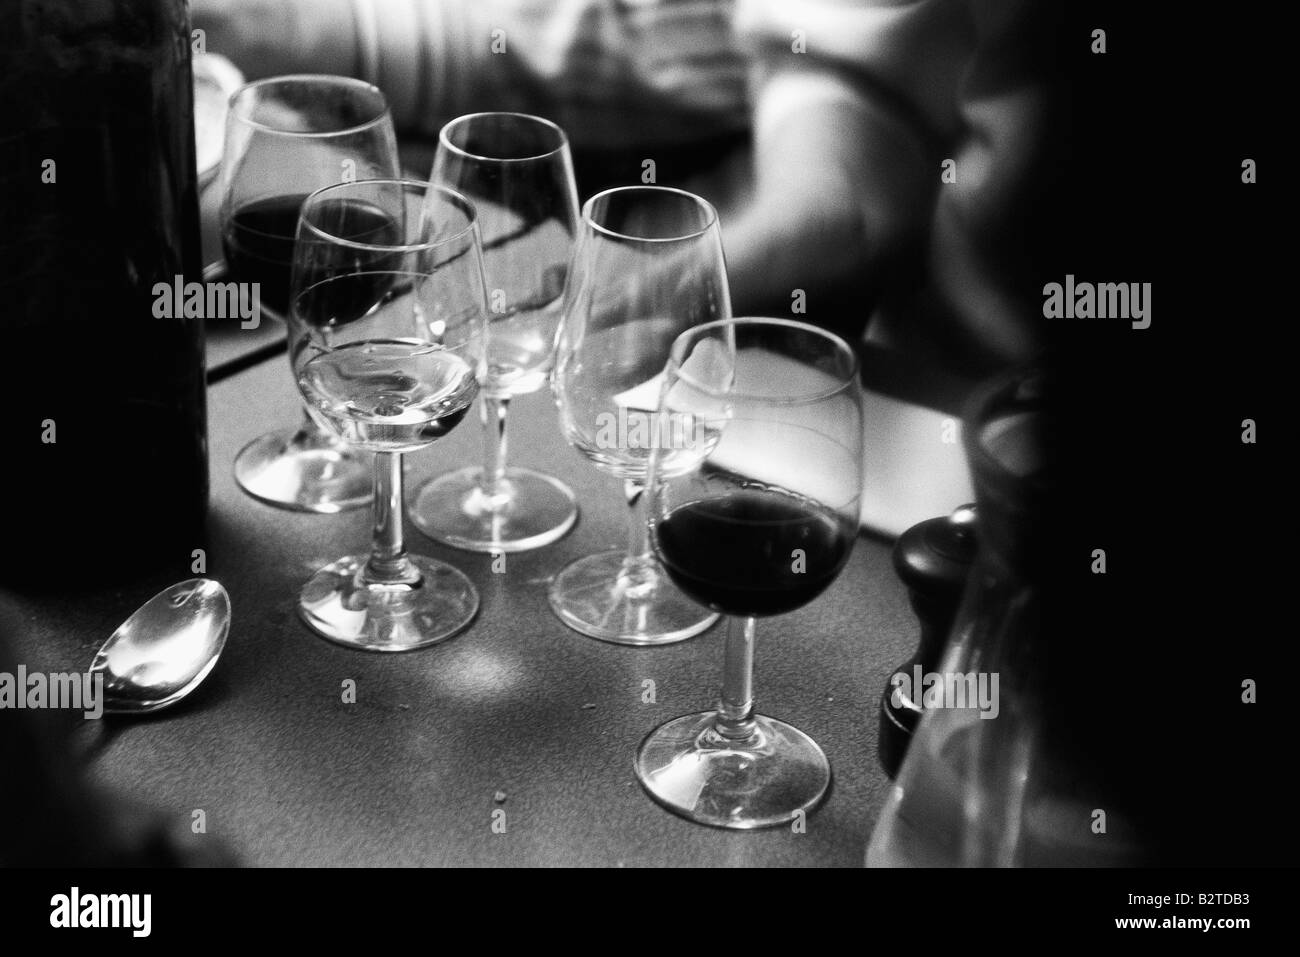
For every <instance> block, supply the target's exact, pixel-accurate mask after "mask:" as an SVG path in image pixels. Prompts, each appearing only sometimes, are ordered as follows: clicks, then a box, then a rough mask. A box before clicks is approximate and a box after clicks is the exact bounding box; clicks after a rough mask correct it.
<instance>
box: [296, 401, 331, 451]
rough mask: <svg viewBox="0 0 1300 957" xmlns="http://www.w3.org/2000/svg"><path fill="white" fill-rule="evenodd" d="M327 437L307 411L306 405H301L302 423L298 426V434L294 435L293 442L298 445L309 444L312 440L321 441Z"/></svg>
mask: <svg viewBox="0 0 1300 957" xmlns="http://www.w3.org/2000/svg"><path fill="white" fill-rule="evenodd" d="M326 438H327V436H326V434H325V433H324V432H323V431H322V430H321V427H320V426H319V425H317V424H316V420H315V419H313V418H312V417H311V413H310V412H308V411H307V406H305V405H304V406H303V407H302V424H301V425H299V426H298V434H297V435H295V436H294V442H295V443H296V444H298V445H310V444H311V443H312V442H322V441H324V440H325V439H326Z"/></svg>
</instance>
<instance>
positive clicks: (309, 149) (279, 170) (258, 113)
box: [220, 75, 398, 512]
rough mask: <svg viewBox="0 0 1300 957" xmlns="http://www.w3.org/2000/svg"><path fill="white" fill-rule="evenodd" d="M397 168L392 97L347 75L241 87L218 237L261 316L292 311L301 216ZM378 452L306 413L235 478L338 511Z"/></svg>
mask: <svg viewBox="0 0 1300 957" xmlns="http://www.w3.org/2000/svg"><path fill="white" fill-rule="evenodd" d="M397 175H398V158H397V139H396V137H395V136H394V133H393V121H392V117H391V116H390V115H389V111H388V103H387V101H386V100H385V99H384V95H383V94H382V93H381V92H380V91H379V90H378V89H377V88H376V87H374V86H371V85H370V84H368V83H363V82H361V81H360V80H353V79H349V78H347V77H340V76H314V75H302V76H279V77H271V78H268V79H265V80H258V81H257V82H255V83H250V84H248V85H247V86H244V87H243V88H241V89H240V90H238V91H237V92H236V93H235V94H234V95H233V96H232V97H231V100H230V109H229V112H228V114H227V118H226V141H225V154H224V156H223V158H222V164H221V196H222V199H221V213H220V218H221V238H222V246H223V249H224V252H225V259H226V269H227V272H228V276H227V277H226V278H228V279H229V280H232V281H234V282H241V283H243V282H246V283H257V284H258V286H259V290H260V299H261V304H262V311H263V313H265V314H266V315H268V316H271V317H272V318H274V319H279V320H283V319H284V318H285V313H286V311H287V308H288V300H289V278H290V273H291V271H292V268H293V256H294V236H295V233H296V231H297V228H298V213H299V211H300V209H301V207H302V203H303V200H304V199H306V197H307V194H309V193H311V192H313V191H315V190H317V189H320V188H322V187H324V186H329V185H332V184H334V183H342V182H350V181H354V180H359V179H384V178H390V177H395V176H397ZM370 471H371V463H370V457H369V456H368V455H366V454H365V453H363V452H360V451H356V450H353V449H350V448H349V447H348V446H347V445H345V444H344V443H343V442H341V441H340V440H339V439H338V438H336V437H335V436H333V435H331V434H330V433H328V432H326V431H324V430H322V429H321V428H320V427H319V426H318V425H317V424H316V423H315V422H313V421H312V419H311V417H310V416H308V415H306V414H305V413H304V418H303V420H302V423H301V425H299V426H297V427H295V428H286V429H277V430H275V431H273V432H268V433H266V434H265V435H261V436H258V437H257V438H256V439H254V440H253V441H252V442H250V443H249V444H248V445H246V446H244V448H243V449H241V450H240V452H239V454H238V455H237V456H236V457H235V481H236V482H238V483H239V486H240V487H241V488H242V489H243V490H244V491H245V492H247V493H248V494H249V495H251V496H253V497H254V498H256V499H259V500H261V501H263V502H266V503H267V504H270V505H276V506H279V507H282V508H291V509H297V510H300V511H308V512H338V511H342V510H344V509H348V508H356V507H358V506H361V505H365V504H366V503H367V502H369V501H370V495H371V488H370Z"/></svg>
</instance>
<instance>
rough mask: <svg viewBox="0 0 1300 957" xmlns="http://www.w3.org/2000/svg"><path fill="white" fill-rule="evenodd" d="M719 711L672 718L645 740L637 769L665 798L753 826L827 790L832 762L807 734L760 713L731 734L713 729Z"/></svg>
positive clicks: (718, 822)
mask: <svg viewBox="0 0 1300 957" xmlns="http://www.w3.org/2000/svg"><path fill="white" fill-rule="evenodd" d="M715 717H716V712H713V711H708V712H704V713H701V714H688V715H686V716H684V717H681V718H674V719H673V720H672V721H669V722H668V723H666V724H663V725H660V726H659V727H658V728H656V729H655V730H654V731H651V732H650V734H649V735H647V736H646V739H645V740H644V741H642V742H641V747H640V748H639V749H638V750H637V755H636V776H637V779H638V780H640V782H641V785H642V787H644V788H645V789H646V791H647V792H648V793H649V795H650V796H651V797H652V798H654V799H655V801H657V802H658V803H659V804H661V805H663V806H664V807H666V808H667V809H668V810H670V811H672V812H673V813H674V814H679V815H681V816H682V817H684V818H688V819H690V820H692V821H698V822H699V823H701V824H709V825H712V826H713V827H725V828H733V829H736V830H750V829H752V828H758V827H775V826H777V825H780V824H787V823H789V822H791V821H793V820H794V819H795V818H796V817H797V816H798V814H799V813H800V812H803V813H807V812H809V811H811V810H812V809H813V808H814V807H816V806H817V805H818V804H819V803H820V802H821V800H822V798H823V797H825V795H826V789H827V788H828V787H829V786H830V783H831V766H830V762H829V761H827V760H826V755H825V754H823V753H822V749H821V748H819V747H818V746H817V742H816V741H814V740H813V739H812V738H810V737H808V735H806V734H804V733H803V732H802V731H800V730H799V729H798V728H795V727H792V726H791V725H788V724H786V723H785V722H783V721H777V720H776V719H774V718H768V717H765V716H763V715H754V716H753V718H752V723H753V731H752V733H751V734H750V735H749V736H748V737H747V738H745V739H743V740H741V741H731V740H728V739H727V738H725V737H723V736H722V735H720V734H718V733H717V732H716V731H715V730H714V724H713V722H714V718H715Z"/></svg>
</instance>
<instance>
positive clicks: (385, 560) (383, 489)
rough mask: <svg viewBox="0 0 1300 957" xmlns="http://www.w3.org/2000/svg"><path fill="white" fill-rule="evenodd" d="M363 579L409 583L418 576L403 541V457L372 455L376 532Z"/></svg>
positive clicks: (396, 453)
mask: <svg viewBox="0 0 1300 957" xmlns="http://www.w3.org/2000/svg"><path fill="white" fill-rule="evenodd" d="M363 576H364V578H365V580H366V581H368V582H378V583H391V584H412V583H414V582H417V581H419V579H420V573H419V571H417V570H416V568H415V566H414V565H413V564H411V562H410V561H409V560H408V559H407V557H406V546H405V545H404V544H403V542H402V454H401V453H400V452H376V453H375V532H374V539H373V542H372V544H371V546H370V558H369V559H368V560H367V561H366V567H365V570H364V573H363Z"/></svg>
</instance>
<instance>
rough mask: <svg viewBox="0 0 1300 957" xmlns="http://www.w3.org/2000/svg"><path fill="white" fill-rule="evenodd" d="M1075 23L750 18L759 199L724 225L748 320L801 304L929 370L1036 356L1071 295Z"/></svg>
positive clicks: (910, 0)
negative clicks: (1064, 178)
mask: <svg viewBox="0 0 1300 957" xmlns="http://www.w3.org/2000/svg"><path fill="white" fill-rule="evenodd" d="M1060 6H1061V5H1059V4H1055V3H1051V2H1043V0H871V2H867V0H863V2H851V0H802V2H795V3H792V2H789V0H738V3H737V9H736V30H737V33H738V36H739V38H740V40H741V42H742V43H743V44H744V46H745V48H746V49H748V50H749V51H750V53H751V55H752V57H753V62H754V92H753V101H754V102H753V124H754V131H753V136H754V170H753V175H754V186H753V196H752V198H751V199H749V200H748V201H747V202H745V203H743V204H742V205H740V206H739V207H738V208H736V209H733V210H724V213H723V222H724V227H725V230H726V231H725V238H726V243H727V255H728V267H729V271H730V274H731V283H732V291H733V304H734V306H735V308H736V311H737V312H738V313H744V312H773V311H774V310H777V309H780V310H782V311H787V310H789V309H790V307H791V303H792V296H793V295H794V290H795V289H802V290H804V291H805V294H806V296H807V310H808V315H809V317H810V318H814V319H816V320H817V321H819V322H822V323H823V324H827V325H831V326H834V327H836V328H838V329H839V330H840V331H842V332H845V333H846V334H850V335H858V334H860V333H861V332H862V329H863V326H864V324H865V323H866V322H867V318H868V316H869V315H870V316H872V318H871V322H870V325H869V327H868V328H867V337H868V338H869V339H872V340H875V341H877V342H879V343H881V344H882V345H885V346H887V347H892V348H894V349H897V350H901V351H904V352H908V353H911V354H913V355H914V356H916V357H917V358H919V359H921V360H923V361H924V362H925V364H926V365H928V366H931V367H936V368H943V369H947V370H949V371H952V372H954V373H958V374H963V375H965V376H979V375H983V374H987V373H988V372H990V371H992V370H993V369H996V368H998V367H1000V366H1002V365H1005V364H1008V363H1012V362H1016V361H1021V360H1025V359H1027V358H1028V357H1029V356H1031V355H1032V354H1033V353H1034V352H1035V351H1036V349H1037V348H1038V347H1039V346H1040V345H1041V343H1042V339H1043V336H1042V312H1041V309H1042V297H1041V289H1042V285H1043V282H1044V281H1045V277H1052V278H1055V279H1058V280H1059V279H1060V275H1059V274H1057V273H1055V272H1054V270H1055V268H1056V263H1055V262H1054V256H1055V253H1056V249H1055V247H1054V245H1053V242H1052V240H1053V238H1054V237H1056V236H1058V235H1059V234H1060V233H1061V232H1063V227H1062V224H1061V223H1059V222H1055V221H1053V220H1052V219H1051V217H1052V216H1054V215H1055V214H1056V213H1057V209H1056V206H1055V204H1054V198H1055V194H1054V190H1055V188H1056V186H1057V185H1058V183H1059V180H1058V178H1057V177H1058V170H1059V166H1060V163H1059V161H1060V157H1059V155H1058V152H1059V150H1060V149H1061V146H1062V144H1063V142H1064V136H1063V135H1062V124H1063V122H1064V113H1063V110H1062V106H1063V104H1062V98H1061V97H1060V96H1059V92H1060V89H1061V82H1060V80H1061V74H1060V67H1059V66H1058V60H1057V57H1058V55H1059V50H1058V49H1057V33H1058V29H1059V26H1060V24H1059V20H1060ZM947 161H950V162H947ZM873 314H874V315H873Z"/></svg>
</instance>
